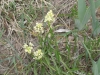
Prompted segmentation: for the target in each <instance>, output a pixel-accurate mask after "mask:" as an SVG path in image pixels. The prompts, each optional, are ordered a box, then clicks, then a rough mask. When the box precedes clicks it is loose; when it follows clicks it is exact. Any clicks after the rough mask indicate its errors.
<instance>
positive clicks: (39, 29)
mask: <svg viewBox="0 0 100 75" xmlns="http://www.w3.org/2000/svg"><path fill="white" fill-rule="evenodd" d="M34 30H35V32H37V33H43V32H44V29H43V24H42V23H36V26H35V27H34Z"/></svg>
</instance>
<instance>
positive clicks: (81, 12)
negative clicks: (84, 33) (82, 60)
mask: <svg viewBox="0 0 100 75" xmlns="http://www.w3.org/2000/svg"><path fill="white" fill-rule="evenodd" d="M85 11H86V3H85V0H78V17H79V20H80V21H82V20H83V17H84V14H85Z"/></svg>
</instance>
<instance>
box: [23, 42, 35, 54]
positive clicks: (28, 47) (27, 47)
mask: <svg viewBox="0 0 100 75" xmlns="http://www.w3.org/2000/svg"><path fill="white" fill-rule="evenodd" d="M32 46H33V44H32V43H31V42H30V43H29V45H27V44H26V43H25V44H24V46H23V48H24V49H25V52H27V53H29V54H31V50H32V49H33V47H32Z"/></svg>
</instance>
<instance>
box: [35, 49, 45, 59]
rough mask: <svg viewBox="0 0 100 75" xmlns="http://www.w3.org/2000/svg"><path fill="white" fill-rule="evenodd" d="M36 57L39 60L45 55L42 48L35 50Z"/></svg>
mask: <svg viewBox="0 0 100 75" xmlns="http://www.w3.org/2000/svg"><path fill="white" fill-rule="evenodd" d="M33 55H34V59H36V60H39V59H41V58H42V57H43V52H42V51H41V49H38V50H37V51H35V52H34V54H33Z"/></svg>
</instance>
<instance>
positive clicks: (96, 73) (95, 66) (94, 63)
mask: <svg viewBox="0 0 100 75" xmlns="http://www.w3.org/2000/svg"><path fill="white" fill-rule="evenodd" d="M92 65H93V67H92V71H93V73H94V75H99V73H98V67H97V63H96V62H95V61H92Z"/></svg>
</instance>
